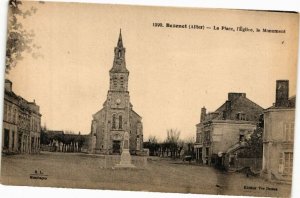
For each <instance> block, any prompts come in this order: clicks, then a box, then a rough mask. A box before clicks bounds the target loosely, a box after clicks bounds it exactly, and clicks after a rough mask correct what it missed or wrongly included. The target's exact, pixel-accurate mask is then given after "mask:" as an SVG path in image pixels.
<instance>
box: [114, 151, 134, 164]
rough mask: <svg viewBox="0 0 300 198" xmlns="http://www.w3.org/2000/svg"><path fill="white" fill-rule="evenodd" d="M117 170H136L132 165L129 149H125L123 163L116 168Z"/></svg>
mask: <svg viewBox="0 0 300 198" xmlns="http://www.w3.org/2000/svg"><path fill="white" fill-rule="evenodd" d="M115 168H136V167H135V165H133V164H132V163H131V156H130V153H129V150H128V149H123V151H122V154H121V161H120V163H119V164H117V165H116V166H115Z"/></svg>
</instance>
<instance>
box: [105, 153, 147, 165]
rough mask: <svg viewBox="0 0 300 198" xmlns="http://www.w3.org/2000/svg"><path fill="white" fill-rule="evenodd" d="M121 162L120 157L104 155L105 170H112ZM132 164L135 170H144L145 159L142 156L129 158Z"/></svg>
mask: <svg viewBox="0 0 300 198" xmlns="http://www.w3.org/2000/svg"><path fill="white" fill-rule="evenodd" d="M120 160H121V156H120V155H105V168H112V167H114V166H115V165H116V164H118V163H119V162H120ZM131 161H132V164H133V165H135V166H136V167H137V168H146V166H147V157H144V156H131Z"/></svg>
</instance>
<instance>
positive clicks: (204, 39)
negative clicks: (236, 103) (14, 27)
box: [8, 2, 298, 140]
mask: <svg viewBox="0 0 300 198" xmlns="http://www.w3.org/2000/svg"><path fill="white" fill-rule="evenodd" d="M31 6H34V7H36V8H37V9H38V10H37V12H36V14H34V15H32V16H31V17H29V18H27V19H26V20H24V26H25V27H27V28H28V29H30V30H33V31H34V32H35V34H36V36H35V43H36V44H38V45H40V46H41V47H42V48H41V49H40V53H41V54H42V55H43V58H39V59H33V58H32V57H31V56H26V57H25V59H24V60H22V61H21V62H19V63H18V65H17V67H16V68H14V69H13V70H12V71H11V72H10V74H9V76H8V78H9V79H10V80H12V81H13V83H14V84H13V90H14V91H15V92H16V93H17V94H18V95H21V96H22V97H24V98H26V99H27V100H29V101H32V100H33V99H35V100H36V103H37V104H38V105H40V110H41V113H42V124H44V123H46V125H47V127H48V128H49V129H53V130H72V131H75V132H78V131H81V133H83V134H87V133H89V132H90V125H91V120H92V115H93V114H94V113H96V112H97V111H98V110H100V109H101V108H102V104H103V103H104V101H105V99H106V96H107V91H108V88H109V69H110V68H111V67H112V63H113V54H114V53H113V49H114V47H115V46H116V44H117V39H118V34H119V29H120V28H122V35H123V44H124V46H125V47H126V62H127V68H128V70H129V71H130V75H129V91H130V98H131V103H132V104H133V109H134V110H135V111H136V112H137V113H138V114H139V115H141V116H142V118H143V126H144V137H145V139H146V138H147V137H148V136H149V135H150V134H152V135H156V136H157V137H158V138H159V139H161V140H162V139H164V138H165V136H166V130H167V129H169V128H177V129H178V130H180V131H181V137H182V138H188V137H192V136H195V133H196V128H195V125H196V124H197V123H198V122H199V120H200V110H201V107H203V106H205V107H206V108H207V109H208V111H214V110H216V109H217V108H218V107H219V106H220V105H221V104H222V103H224V102H225V100H226V99H227V93H228V92H245V93H246V94H247V97H248V98H249V99H251V100H252V101H254V102H255V103H257V104H259V105H260V106H262V107H263V108H267V107H269V106H271V105H272V103H273V102H274V99H275V81H276V80H277V79H288V80H290V95H295V88H296V60H297V59H296V55H297V52H296V46H297V43H298V41H297V40H296V35H298V32H296V31H298V29H297V27H298V26H297V25H296V24H297V22H298V18H297V15H295V16H294V14H287V13H286V14H284V13H278V12H277V13H272V12H268V13H266V12H254V11H244V12H241V11H233V10H232V11H223V10H200V9H189V10H185V9H178V8H155V9H154V8H153V7H129V6H121V7H117V6H103V5H95V4H71V3H68V4H67V3H45V4H40V3H29V2H27V3H25V4H24V5H23V7H24V9H27V8H30V7H31ZM154 22H162V23H164V24H165V23H175V24H187V25H189V24H199V25H205V26H211V27H212V26H214V25H215V26H228V27H229V26H230V27H234V28H235V27H237V26H240V25H242V26H244V27H249V28H253V29H255V28H260V29H262V28H269V29H285V30H286V33H285V34H275V33H273V34H272V33H252V32H237V31H235V32H232V31H213V30H204V31H203V30H193V29H178V28H177V29H176V28H155V27H153V25H152V24H153V23H154Z"/></svg>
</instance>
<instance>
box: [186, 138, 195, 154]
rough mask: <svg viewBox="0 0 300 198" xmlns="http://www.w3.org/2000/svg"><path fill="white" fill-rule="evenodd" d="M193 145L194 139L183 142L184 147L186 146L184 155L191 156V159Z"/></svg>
mask: <svg viewBox="0 0 300 198" xmlns="http://www.w3.org/2000/svg"><path fill="white" fill-rule="evenodd" d="M194 143H195V139H194V137H188V138H187V139H186V140H185V145H186V148H187V150H186V154H187V155H190V156H192V158H194Z"/></svg>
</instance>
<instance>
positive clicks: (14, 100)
mask: <svg viewBox="0 0 300 198" xmlns="http://www.w3.org/2000/svg"><path fill="white" fill-rule="evenodd" d="M39 111H40V110H39V106H38V105H36V104H35V102H28V101H26V100H25V99H24V98H22V97H21V96H18V95H16V94H15V93H14V92H13V91H12V82H11V81H9V80H7V79H6V80H5V93H4V113H3V130H2V152H3V153H38V152H39V150H40V134H41V114H40V112H39Z"/></svg>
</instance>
